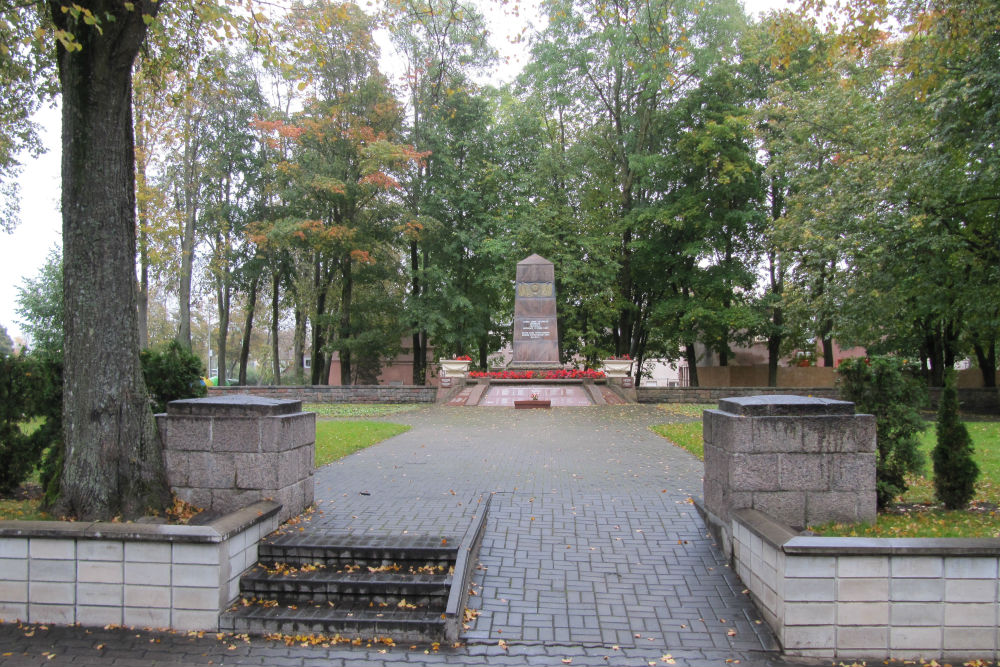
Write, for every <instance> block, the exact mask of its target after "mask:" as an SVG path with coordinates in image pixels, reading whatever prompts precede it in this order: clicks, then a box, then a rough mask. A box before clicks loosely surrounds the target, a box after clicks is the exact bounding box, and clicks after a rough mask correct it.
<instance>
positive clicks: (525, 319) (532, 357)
mask: <svg viewBox="0 0 1000 667" xmlns="http://www.w3.org/2000/svg"><path fill="white" fill-rule="evenodd" d="M514 289H515V292H514V355H513V360H512V361H511V364H510V365H511V368H552V367H558V366H559V328H558V324H557V323H556V273H555V267H554V266H553V265H552V262H550V261H549V260H547V259H545V258H544V257H540V256H539V255H531V256H530V257H526V258H525V259H523V260H521V261H520V262H518V263H517V275H516V280H515V287H514Z"/></svg>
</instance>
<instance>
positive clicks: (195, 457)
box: [157, 394, 316, 521]
mask: <svg viewBox="0 0 1000 667" xmlns="http://www.w3.org/2000/svg"><path fill="white" fill-rule="evenodd" d="M157 417H158V419H159V427H160V433H161V436H162V438H163V453H164V458H165V459H166V467H167V479H168V481H169V482H170V486H171V488H172V489H173V491H174V493H176V494H177V496H178V497H179V498H181V499H182V500H184V501H186V502H189V503H191V504H192V505H195V506H197V507H201V508H203V509H207V510H213V511H217V512H233V511H236V510H238V509H241V508H243V507H246V506H247V505H250V504H252V503H255V502H258V501H260V500H273V501H274V502H277V503H280V504H281V510H280V511H279V513H278V520H279V521H285V520H286V519H288V518H290V517H293V516H295V515H297V514H300V513H301V512H302V511H303V510H304V509H305V508H306V507H308V506H309V505H311V504H312V502H313V470H314V468H315V443H316V415H315V414H314V413H312V412H302V401H291V400H279V399H274V398H262V397H258V396H250V395H244V394H240V395H228V396H213V397H209V398H194V399H186V400H180V401H172V402H171V403H169V404H168V405H167V413H166V414H165V415H158V416H157Z"/></svg>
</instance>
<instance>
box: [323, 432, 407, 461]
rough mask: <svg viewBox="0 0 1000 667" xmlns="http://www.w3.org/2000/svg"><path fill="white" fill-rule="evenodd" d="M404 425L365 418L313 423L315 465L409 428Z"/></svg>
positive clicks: (338, 457)
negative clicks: (314, 426) (314, 430)
mask: <svg viewBox="0 0 1000 667" xmlns="http://www.w3.org/2000/svg"><path fill="white" fill-rule="evenodd" d="M409 430H410V427H409V426H407V425H405V424H393V423H392V422H368V421H346V420H345V421H318V422H316V467H317V468H319V467H320V466H325V465H326V464H327V463H332V462H333V461H336V460H337V459H342V458H344V457H345V456H347V455H348V454H353V453H354V452H356V451H358V450H359V449H364V448H365V447H371V446H372V445H374V444H375V443H377V442H382V441H383V440H385V439H387V438H391V437H392V436H394V435H399V434H400V433H405V432H406V431H409Z"/></svg>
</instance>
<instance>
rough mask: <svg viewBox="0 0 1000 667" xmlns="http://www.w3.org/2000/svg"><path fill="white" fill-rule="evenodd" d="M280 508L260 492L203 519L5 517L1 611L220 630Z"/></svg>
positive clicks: (7, 617)
mask: <svg viewBox="0 0 1000 667" xmlns="http://www.w3.org/2000/svg"><path fill="white" fill-rule="evenodd" d="M277 513H278V506H277V505H276V504H275V503H272V502H261V503H257V504H255V505H252V506H250V507H247V508H245V509H243V510H241V511H239V512H235V513H232V514H229V515H226V516H223V517H222V518H220V519H219V520H217V521H215V522H212V523H211V524H209V525H207V526H167V525H150V524H105V523H87V522H61V521H51V522H50V521H46V522H24V521H3V522H0V619H2V620H4V621H15V620H19V621H24V622H27V623H61V624H68V623H80V624H82V625H87V626H104V625H108V624H116V625H135V626H140V627H154V628H172V629H174V630H211V631H215V630H217V629H218V627H219V614H220V612H222V611H223V610H225V609H226V607H228V606H229V604H230V603H232V601H234V600H235V599H236V597H237V595H238V594H239V577H240V575H242V574H243V572H245V571H246V570H247V569H248V568H250V567H252V566H253V565H254V564H255V563H256V562H257V544H258V542H259V541H260V539H261V538H262V537H263V536H265V535H267V534H268V533H270V532H271V531H273V530H274V529H275V528H277V526H278V520H277Z"/></svg>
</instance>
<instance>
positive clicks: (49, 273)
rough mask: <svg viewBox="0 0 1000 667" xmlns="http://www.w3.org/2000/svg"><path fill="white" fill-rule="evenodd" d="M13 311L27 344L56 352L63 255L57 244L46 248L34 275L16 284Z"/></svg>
mask: <svg viewBox="0 0 1000 667" xmlns="http://www.w3.org/2000/svg"><path fill="white" fill-rule="evenodd" d="M17 315H18V317H19V318H20V319H19V320H18V323H19V324H20V325H21V329H22V331H24V333H25V335H26V336H27V337H28V347H29V349H32V350H39V351H44V352H46V353H47V354H52V355H56V356H61V355H62V349H63V259H62V252H60V250H59V248H53V249H52V250H50V251H49V255H48V257H47V258H46V261H45V264H43V265H42V268H41V269H39V271H38V274H37V275H36V276H35V277H34V278H25V279H24V281H23V283H22V284H21V285H20V286H19V287H18V288H17Z"/></svg>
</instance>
